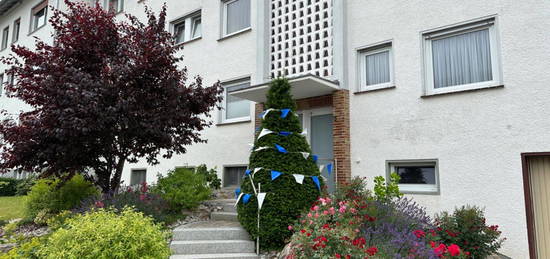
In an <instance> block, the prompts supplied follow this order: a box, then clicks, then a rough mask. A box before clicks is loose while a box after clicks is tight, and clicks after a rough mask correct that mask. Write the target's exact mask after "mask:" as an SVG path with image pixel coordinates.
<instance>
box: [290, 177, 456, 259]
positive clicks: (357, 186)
mask: <svg viewBox="0 0 550 259" xmlns="http://www.w3.org/2000/svg"><path fill="white" fill-rule="evenodd" d="M394 180H395V179H394ZM389 184H390V185H391V183H389ZM365 187H366V184H365V181H364V179H360V178H356V179H353V180H352V182H351V183H350V184H349V185H347V186H344V187H343V188H341V189H339V190H338V192H337V193H336V194H335V196H334V197H333V198H331V197H322V198H319V199H318V200H317V201H316V202H315V203H314V204H313V206H312V207H311V208H310V210H309V211H308V212H307V213H305V214H303V215H302V216H301V217H300V219H299V221H298V223H296V224H295V225H293V226H289V227H288V228H289V230H291V231H294V235H293V236H292V239H291V246H292V249H291V250H292V253H291V254H290V255H289V256H288V257H287V258H289V259H290V258H292V259H294V258H453V259H455V258H466V254H465V253H463V252H462V250H461V248H460V247H459V246H458V245H457V244H452V243H449V244H447V243H444V242H443V241H441V242H435V241H433V240H432V239H430V238H429V237H428V235H426V233H425V232H424V230H423V229H431V228H432V227H433V225H432V223H431V222H432V221H431V219H430V217H428V216H427V214H426V212H425V211H424V209H423V208H421V207H420V206H418V204H416V203H414V202H412V201H411V200H409V199H404V198H399V196H400V195H398V194H399V192H398V191H397V192H395V190H394V191H392V193H393V195H391V196H393V197H388V196H387V195H382V196H380V195H372V193H371V192H370V191H368V190H366V188H365ZM378 197H380V199H379V198H378Z"/></svg>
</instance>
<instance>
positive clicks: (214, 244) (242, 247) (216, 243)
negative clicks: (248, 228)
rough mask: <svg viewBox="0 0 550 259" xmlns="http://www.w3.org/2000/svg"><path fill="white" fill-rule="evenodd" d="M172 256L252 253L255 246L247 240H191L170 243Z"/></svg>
mask: <svg viewBox="0 0 550 259" xmlns="http://www.w3.org/2000/svg"><path fill="white" fill-rule="evenodd" d="M170 248H171V249H172V251H173V252H174V254H179V255H193V254H220V253H254V251H255V250H254V249H255V244H254V242H253V241H247V240H192V241H172V243H171V244H170Z"/></svg>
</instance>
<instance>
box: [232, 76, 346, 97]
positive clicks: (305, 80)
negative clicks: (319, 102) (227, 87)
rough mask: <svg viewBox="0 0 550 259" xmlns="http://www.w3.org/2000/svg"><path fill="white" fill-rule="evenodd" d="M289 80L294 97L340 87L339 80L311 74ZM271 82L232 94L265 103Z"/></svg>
mask: <svg viewBox="0 0 550 259" xmlns="http://www.w3.org/2000/svg"><path fill="white" fill-rule="evenodd" d="M288 82H289V83H290V85H291V86H292V87H291V88H290V94H291V95H292V98H294V99H304V98H309V97H315V96H323V95H328V94H332V93H333V92H334V91H336V90H339V89H340V86H339V83H338V82H337V81H330V80H327V79H324V78H322V77H319V76H315V75H311V74H308V75H302V76H298V77H294V78H288ZM270 84H271V82H266V83H262V84H258V85H253V86H250V87H247V88H244V89H240V90H237V91H235V92H232V93H230V94H231V95H233V96H235V97H239V98H241V99H246V100H250V101H254V102H257V103H263V102H265V101H266V95H267V91H269V86H270Z"/></svg>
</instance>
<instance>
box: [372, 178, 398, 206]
mask: <svg viewBox="0 0 550 259" xmlns="http://www.w3.org/2000/svg"><path fill="white" fill-rule="evenodd" d="M399 180H400V177H399V175H398V174H396V173H392V174H391V175H390V179H388V181H386V179H385V178H384V176H376V177H374V195H375V197H376V199H377V200H379V201H390V200H392V199H396V198H399V197H401V196H403V194H402V193H401V192H399Z"/></svg>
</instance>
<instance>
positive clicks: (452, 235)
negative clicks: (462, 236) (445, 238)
mask: <svg viewBox="0 0 550 259" xmlns="http://www.w3.org/2000/svg"><path fill="white" fill-rule="evenodd" d="M445 232H447V235H449V236H450V237H456V234H455V233H453V232H451V231H449V230H445Z"/></svg>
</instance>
